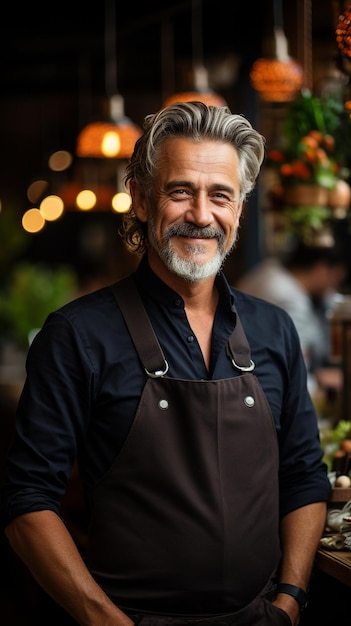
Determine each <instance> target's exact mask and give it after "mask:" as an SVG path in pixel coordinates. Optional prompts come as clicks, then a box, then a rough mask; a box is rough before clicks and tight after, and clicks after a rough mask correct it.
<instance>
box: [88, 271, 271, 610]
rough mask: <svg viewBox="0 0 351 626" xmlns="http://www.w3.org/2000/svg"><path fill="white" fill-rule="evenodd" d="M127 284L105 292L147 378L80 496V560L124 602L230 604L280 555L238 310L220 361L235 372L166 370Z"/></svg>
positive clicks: (136, 605) (255, 388) (195, 606)
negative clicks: (102, 467) (102, 470)
mask: <svg viewBox="0 0 351 626" xmlns="http://www.w3.org/2000/svg"><path fill="white" fill-rule="evenodd" d="M118 285H119V287H118ZM132 285H133V281H132V280H128V279H127V280H126V279H125V280H123V281H121V282H120V283H117V284H116V285H115V292H116V293H115V295H116V297H117V300H118V302H119V305H120V307H121V310H122V313H123V315H124V317H125V319H126V321H127V324H128V327H129V330H130V332H131V335H132V338H133V341H134V344H135V346H136V349H137V351H138V353H139V356H140V359H141V361H142V363H143V364H144V367H145V370H146V372H147V373H148V377H147V380H146V384H145V387H144V390H143V393H142V396H141V398H140V402H139V405H138V409H137V413H136V415H135V418H134V421H133V424H132V427H131V429H130V432H129V434H128V437H127V439H126V441H125V443H124V445H123V448H122V450H121V452H120V453H119V455H118V457H117V458H116V460H115V461H114V463H113V465H112V466H111V468H110V470H109V471H108V472H107V473H106V474H105V475H104V477H103V478H102V479H101V481H100V482H99V484H97V485H96V486H95V488H94V489H93V490H92V492H91V493H90V494H89V495H90V505H91V525H90V531H89V548H88V551H87V562H88V566H89V568H90V570H91V572H92V574H93V575H94V577H95V578H96V580H97V581H98V582H99V584H100V585H101V586H102V588H103V589H104V590H105V591H106V593H107V594H108V595H109V596H110V597H111V598H112V599H113V601H114V602H116V604H118V605H119V606H120V607H121V608H124V609H125V610H129V611H130V610H135V611H136V612H155V613H162V612H164V613H165V614H168V615H172V614H175V615H176V614H189V615H210V614H213V613H220V612H221V613H225V612H227V611H235V610H238V609H240V608H241V607H243V606H245V605H247V604H248V603H250V602H251V601H252V600H253V599H254V598H255V597H256V596H257V595H259V594H260V593H261V592H262V590H263V589H264V587H265V586H266V584H267V582H268V581H269V580H270V578H271V576H272V575H273V574H274V572H275V570H276V567H277V565H278V562H279V557H280V549H279V539H278V523H279V520H278V445H277V437H276V432H275V428H274V424H273V418H272V415H271V411H270V408H269V406H268V403H267V400H266V398H265V395H264V393H263V390H262V388H261V386H260V384H259V382H258V381H257V379H256V377H255V376H254V375H253V374H252V373H251V370H252V369H253V367H254V364H253V363H252V361H251V360H250V351H249V346H248V344H247V340H246V337H245V334H244V331H243V329H242V326H241V323H240V320H239V317H238V316H237V321H236V326H235V329H234V332H233V334H232V336H231V337H230V340H229V343H228V358H232V360H233V367H235V368H236V369H237V370H239V372H240V374H239V375H234V376H233V378H228V379H223V380H177V379H173V378H169V377H167V376H166V375H165V373H166V372H167V369H168V365H167V363H166V362H165V359H164V356H163V354H162V351H161V348H160V346H159V344H158V341H157V339H156V337H155V335H154V333H153V330H152V327H151V325H150V322H149V319H148V317H147V315H146V312H145V310H144V309H143V305H142V304H141V301H140V302H139V300H138V296H137V292H136V291H134V290H133V287H132ZM117 291H118V294H117ZM131 375H132V373H131Z"/></svg>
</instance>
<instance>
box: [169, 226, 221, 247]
mask: <svg viewBox="0 0 351 626" xmlns="http://www.w3.org/2000/svg"><path fill="white" fill-rule="evenodd" d="M171 237H189V238H194V239H217V240H218V242H219V244H222V243H223V242H224V240H225V234H224V231H223V230H222V229H221V228H214V227H213V226H204V227H199V226H195V225H194V224H173V225H172V226H169V228H167V230H166V232H165V234H164V237H163V239H164V241H165V242H166V243H167V242H168V241H169V240H170V239H171Z"/></svg>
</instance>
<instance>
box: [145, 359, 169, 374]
mask: <svg viewBox="0 0 351 626" xmlns="http://www.w3.org/2000/svg"><path fill="white" fill-rule="evenodd" d="M164 364H165V368H164V370H156V371H155V372H149V370H147V369H146V367H145V368H144V369H145V372H146V373H147V375H148V376H150V377H151V378H160V377H161V376H164V375H165V374H167V372H168V363H167V361H166V359H165V361H164Z"/></svg>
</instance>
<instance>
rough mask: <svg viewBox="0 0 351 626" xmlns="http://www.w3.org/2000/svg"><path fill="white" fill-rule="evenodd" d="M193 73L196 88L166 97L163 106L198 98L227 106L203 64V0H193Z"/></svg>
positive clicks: (198, 99) (208, 102)
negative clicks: (211, 85)
mask: <svg viewBox="0 0 351 626" xmlns="http://www.w3.org/2000/svg"><path fill="white" fill-rule="evenodd" d="M191 26H192V74H193V85H194V89H192V90H190V91H182V92H179V93H174V94H173V95H171V96H169V97H168V98H166V99H165V101H164V102H163V104H162V108H164V107H166V106H168V105H169V104H172V103H173V102H190V101H193V100H197V101H200V102H203V103H204V104H207V105H213V106H218V107H223V106H227V102H226V100H225V99H224V98H223V97H222V96H221V95H219V94H218V93H216V92H214V91H213V90H212V89H211V88H210V87H209V83H208V72H207V69H206V68H205V66H204V64H203V49H202V48H203V46H202V0H192V17H191Z"/></svg>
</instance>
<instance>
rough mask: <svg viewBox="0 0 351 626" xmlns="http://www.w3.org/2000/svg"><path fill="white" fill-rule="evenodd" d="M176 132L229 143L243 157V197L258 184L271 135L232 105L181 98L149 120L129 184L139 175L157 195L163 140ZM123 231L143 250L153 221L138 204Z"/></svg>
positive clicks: (149, 192) (139, 182) (141, 183)
mask: <svg viewBox="0 0 351 626" xmlns="http://www.w3.org/2000/svg"><path fill="white" fill-rule="evenodd" d="M171 137H186V138H188V139H191V140H193V141H196V142H200V141H202V140H211V141H219V142H223V143H229V144H231V145H232V146H233V148H235V150H236V151H237V154H238V157H239V180H240V201H244V200H245V199H246V198H247V196H248V194H249V193H250V192H251V191H252V190H253V188H254V186H255V184H256V179H257V176H258V174H259V172H260V168H261V165H262V162H263V159H264V150H265V138H264V137H263V136H262V135H261V134H260V133H258V132H257V131H256V130H255V129H254V128H253V127H252V126H251V124H250V122H249V121H248V120H247V119H246V118H245V117H244V116H243V115H237V114H233V113H231V111H230V110H229V108H228V107H215V106H207V105H206V104H203V103H202V102H176V103H174V104H171V105H169V106H168V107H166V108H164V109H161V110H160V111H159V112H158V113H155V114H154V115H148V116H147V117H146V118H145V120H144V133H143V135H142V136H141V137H140V138H139V139H138V141H137V142H136V144H135V147H134V152H133V154H132V157H131V159H130V162H129V163H128V165H127V168H126V174H125V184H126V187H127V189H128V188H129V186H130V183H131V182H132V181H134V182H135V183H136V185H137V186H138V187H139V188H140V189H141V190H142V192H143V194H144V196H145V197H146V198H147V199H149V200H151V198H152V193H153V189H154V186H153V183H154V180H155V177H156V173H157V169H158V167H159V165H160V163H159V153H160V150H159V148H160V146H161V144H162V143H163V142H164V141H166V140H167V139H170V138H171ZM121 232H122V235H123V237H124V241H125V244H126V246H127V247H128V248H129V249H130V250H133V251H134V252H139V253H143V252H145V250H146V245H147V224H145V223H143V222H141V221H140V220H139V219H138V218H137V216H136V215H135V212H134V209H133V205H132V206H131V207H130V209H129V211H128V213H126V214H124V215H123V221H122V229H121Z"/></svg>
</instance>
